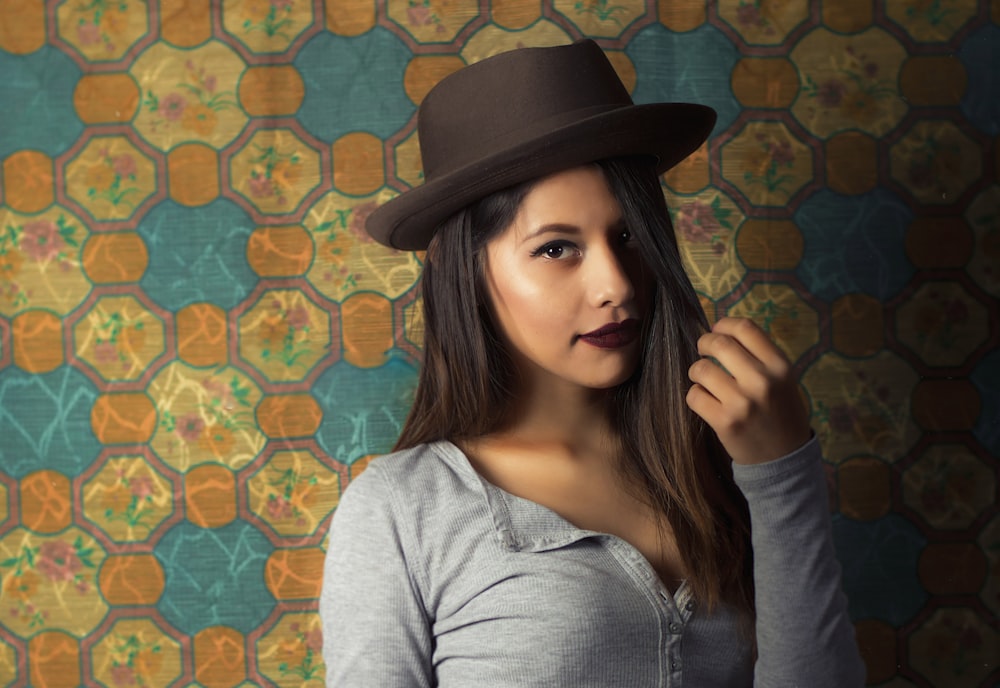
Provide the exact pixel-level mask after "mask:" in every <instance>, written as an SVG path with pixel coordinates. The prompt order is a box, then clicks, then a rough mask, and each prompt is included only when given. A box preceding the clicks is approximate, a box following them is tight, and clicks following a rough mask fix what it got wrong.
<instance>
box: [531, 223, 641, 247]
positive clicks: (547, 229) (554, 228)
mask: <svg viewBox="0 0 1000 688" xmlns="http://www.w3.org/2000/svg"><path fill="white" fill-rule="evenodd" d="M624 226H625V218H624V217H619V218H618V219H617V220H615V221H614V222H612V223H611V224H610V225H608V228H607V229H608V231H614V230H616V229H620V228H621V227H624ZM579 233H580V228H579V227H577V226H576V225H571V224H566V223H565V222H548V223H546V224H544V225H541V226H540V227H536V228H535V229H534V230H532V231H531V232H529V233H528V234H526V235H525V236H524V238H523V239H521V243H524V242H527V241H531V240H532V239H535V238H537V237H540V236H542V235H544V234H579Z"/></svg>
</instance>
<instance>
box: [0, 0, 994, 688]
mask: <svg viewBox="0 0 1000 688" xmlns="http://www.w3.org/2000/svg"><path fill="white" fill-rule="evenodd" d="M581 36H591V37H594V38H595V39H597V40H598V41H599V42H600V44H601V45H602V47H604V48H605V50H606V51H607V53H608V55H609V57H610V58H611V59H612V61H613V63H614V65H615V66H616V68H617V69H618V71H619V73H620V74H621V76H622V78H623V80H624V81H625V83H626V84H627V85H628V87H629V88H630V90H631V91H632V93H633V96H634V99H635V100H636V101H637V102H649V101H655V100H689V101H696V102H702V103H706V104H709V105H711V106H713V107H715V108H716V109H717V110H718V112H719V121H718V125H717V127H716V129H715V131H714V132H713V135H712V137H711V139H710V140H709V142H708V143H707V145H706V146H704V147H703V148H702V149H701V150H700V151H698V152H697V153H696V154H695V155H694V156H693V157H692V158H691V159H689V160H688V161H687V162H685V163H684V164H683V165H681V167H680V168H678V169H677V170H675V171H672V172H671V173H669V174H668V175H667V176H666V177H665V180H664V184H665V193H666V194H667V197H668V200H669V202H670V205H671V207H672V212H673V214H674V221H675V225H676V228H677V232H678V235H679V237H680V239H681V242H682V246H683V251H684V254H685V258H686V260H687V265H688V267H689V269H690V272H691V275H692V277H693V279H694V281H695V284H696V286H697V288H698V290H699V292H700V293H701V294H702V297H703V303H704V306H705V309H706V311H707V312H708V314H709V316H710V317H711V318H716V317H719V316H720V315H722V314H725V313H734V314H742V315H747V316H750V317H752V318H754V319H755V320H756V321H757V322H759V323H760V324H761V325H763V326H764V327H765V328H766V329H768V331H770V332H771V334H772V335H773V336H774V337H775V338H776V339H777V341H778V342H779V343H780V345H781V346H782V347H783V348H784V350H785V351H786V352H787V353H788V354H789V355H790V357H791V358H792V359H793V360H794V361H795V362H796V364H797V366H798V370H799V371H800V373H801V381H802V389H803V393H804V395H805V396H806V398H807V399H808V401H809V404H810V407H811V410H812V421H813V426H814V428H815V430H816V432H817V433H818V435H819V436H820V438H821V440H822V443H823V447H824V450H825V456H826V459H827V462H828V463H827V471H828V476H829V485H830V495H831V509H832V511H833V518H834V524H835V534H836V544H837V550H838V556H839V557H840V559H841V561H842V563H843V566H844V582H845V587H846V589H847V592H848V595H849V597H850V612H851V615H852V618H853V620H854V621H855V623H856V627H857V631H858V637H859V641H860V644H861V646H862V649H863V652H864V656H865V658H866V662H867V664H868V671H869V684H870V685H877V686H885V687H887V688H888V687H891V688H905V687H913V686H919V687H928V686H934V687H974V686H996V685H998V682H1000V670H998V668H997V659H998V658H1000V628H998V622H997V615H998V613H1000V516H998V513H997V508H996V505H997V465H998V458H997V457H998V456H1000V351H998V346H997V345H998V342H1000V306H998V297H1000V179H998V176H1000V175H998V171H1000V170H998V167H1000V143H998V136H1000V98H998V96H997V94H998V93H1000V69H998V67H1000V2H998V0H991V1H989V2H987V1H981V2H976V0H879V1H878V2H865V1H863V0H837V1H833V0H830V1H824V2H818V1H813V2H808V1H807V0H719V1H718V2H708V3H705V2H699V1H696V0H659V1H656V0H555V1H554V2H548V1H546V2H541V1H539V0H493V2H489V1H488V0H326V2H323V1H322V0H221V1H218V2H216V1H214V0H213V1H212V2H210V1H209V0H147V1H145V2H144V1H143V0H65V1H62V2H58V1H55V0H50V1H48V2H43V1H42V0H0V162H2V165H0V685H3V686H26V685H31V686H47V687H54V686H75V685H79V684H86V685H104V686H114V687H118V686H167V685H172V686H204V687H205V688H215V687H222V686H237V685H246V686H271V685H280V686H299V685H307V684H308V685H314V686H317V685H321V684H322V673H323V667H322V658H321V657H320V655H319V652H318V650H319V647H320V630H319V622H318V617H317V613H316V608H317V600H316V598H317V594H318V590H319V585H320V577H321V572H322V561H323V557H324V548H325V543H324V533H325V530H326V526H327V524H328V522H329V518H330V516H331V514H332V513H333V512H334V510H335V509H336V506H337V502H338V499H339V496H340V494H341V491H342V490H343V489H344V488H345V487H346V486H347V484H348V483H349V482H350V480H351V478H352V477H354V476H356V475H357V474H358V473H359V472H360V471H361V470H363V468H364V466H365V465H366V463H367V461H368V460H369V458H370V457H371V456H372V455H373V454H377V453H380V452H384V451H386V450H387V449H388V448H389V447H390V446H391V444H392V442H393V440H394V437H395V435H396V433H397V432H398V430H399V427H400V423H401V421H402V419H403V417H404V415H405V413H406V409H407V404H408V399H409V398H410V394H411V392H412V388H413V385H414V382H415V375H416V369H417V366H418V362H419V351H420V342H421V333H422V321H421V311H420V303H419V300H418V299H417V298H416V293H415V289H414V283H415V280H416V278H417V275H418V273H419V269H420V265H421V255H420V254H412V253H402V252H395V251H391V250H388V249H386V248H383V247H381V246H379V245H377V244H374V243H373V242H371V241H370V240H369V239H368V238H367V237H366V235H365V234H364V232H363V230H362V227H363V222H364V218H365V216H366V215H367V214H368V213H369V212H371V210H372V209H373V208H374V207H376V206H377V205H378V204H379V203H380V202H382V201H384V200H385V199H387V198H389V197H391V196H392V195H394V194H396V193H398V192H399V191H400V190H403V189H405V188H407V187H408V186H411V185H415V184H419V183H420V171H419V153H418V148H417V141H416V134H415V112H416V105H417V104H418V103H419V102H420V100H421V98H422V97H423V96H424V94H426V92H427V90H428V89H429V88H430V87H431V86H432V85H433V84H434V83H436V82H437V81H438V80H439V79H440V78H441V77H443V76H444V75H446V74H448V73H451V72H452V71H454V70H456V69H458V68H459V67H461V66H462V65H464V64H467V63H471V62H474V61H476V60H479V59H481V58H483V57H485V56H487V55H490V54H493V53H495V52H499V51H501V50H506V49H510V48H514V47H517V46H531V45H549V44H559V43H566V42H569V41H571V40H572V39H575V38H578V37H581ZM354 583H355V584H356V594H358V595H362V596H363V595H364V594H365V581H364V580H358V581H355V582H354Z"/></svg>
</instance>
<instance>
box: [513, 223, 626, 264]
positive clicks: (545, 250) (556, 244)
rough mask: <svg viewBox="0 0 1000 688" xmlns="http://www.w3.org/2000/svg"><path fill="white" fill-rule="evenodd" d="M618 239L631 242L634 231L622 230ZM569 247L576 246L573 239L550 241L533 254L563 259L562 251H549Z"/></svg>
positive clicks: (622, 241)
mask: <svg viewBox="0 0 1000 688" xmlns="http://www.w3.org/2000/svg"><path fill="white" fill-rule="evenodd" d="M618 241H619V243H620V244H622V245H625V244H628V243H631V242H632V232H630V231H629V230H627V229H623V230H621V231H620V232H618ZM567 248H576V246H575V245H574V244H573V242H571V241H565V240H559V241H550V242H548V243H547V244H542V245H541V246H539V247H538V248H536V249H535V250H534V251H532V252H531V255H532V257H534V258H537V257H539V256H544V257H545V258H548V259H549V260H561V259H562V257H563V254H562V253H560V254H559V255H558V256H553V255H550V254H549V252H550V251H553V250H555V249H559V250H560V251H565V250H566V249H567Z"/></svg>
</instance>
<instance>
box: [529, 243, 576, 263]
mask: <svg viewBox="0 0 1000 688" xmlns="http://www.w3.org/2000/svg"><path fill="white" fill-rule="evenodd" d="M572 249H573V247H572V245H570V244H566V243H563V242H552V243H548V244H545V245H544V246H541V247H539V248H538V249H536V250H535V251H534V253H533V254H532V255H535V256H543V257H545V258H549V259H551V260H560V259H563V258H566V257H567V256H568V255H569V253H570V251H572Z"/></svg>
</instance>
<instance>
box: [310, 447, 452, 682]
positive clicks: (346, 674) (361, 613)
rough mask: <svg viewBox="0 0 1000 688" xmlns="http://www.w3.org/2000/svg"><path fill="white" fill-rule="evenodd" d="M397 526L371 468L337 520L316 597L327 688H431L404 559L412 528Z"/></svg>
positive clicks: (427, 640)
mask: <svg viewBox="0 0 1000 688" xmlns="http://www.w3.org/2000/svg"><path fill="white" fill-rule="evenodd" d="M402 521H403V519H399V518H396V512H395V510H394V508H393V495H392V493H391V491H390V489H389V487H388V486H387V485H386V482H385V481H384V480H383V479H382V476H381V474H379V472H378V467H377V466H375V465H372V466H370V467H369V468H368V469H367V470H366V471H365V473H363V474H362V475H361V476H359V477H358V478H357V479H356V480H355V481H354V482H352V483H351V485H350V486H349V487H348V489H347V490H345V492H344V495H343V497H342V499H341V502H340V505H339V506H338V507H337V511H336V513H335V514H334V517H333V522H332V524H331V526H330V540H329V548H328V550H327V556H326V564H325V567H324V575H323V589H322V593H321V595H320V617H321V618H322V623H323V659H324V661H325V662H326V667H327V674H326V685H327V686H330V687H331V688H355V687H358V688H368V687H371V688H404V687H405V688H425V687H429V686H431V685H432V684H433V670H432V668H431V651H432V648H433V641H432V638H431V632H430V625H429V622H428V619H427V618H426V614H425V613H424V610H423V605H422V604H421V601H420V594H419V590H418V588H419V586H418V583H417V580H416V579H417V577H418V576H419V573H418V572H416V571H415V570H414V568H413V562H410V561H408V559H407V555H408V551H407V550H408V546H409V547H412V546H413V543H414V542H415V540H414V538H413V533H408V532H405V531H406V528H407V527H409V526H412V524H407V523H404V522H402Z"/></svg>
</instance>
